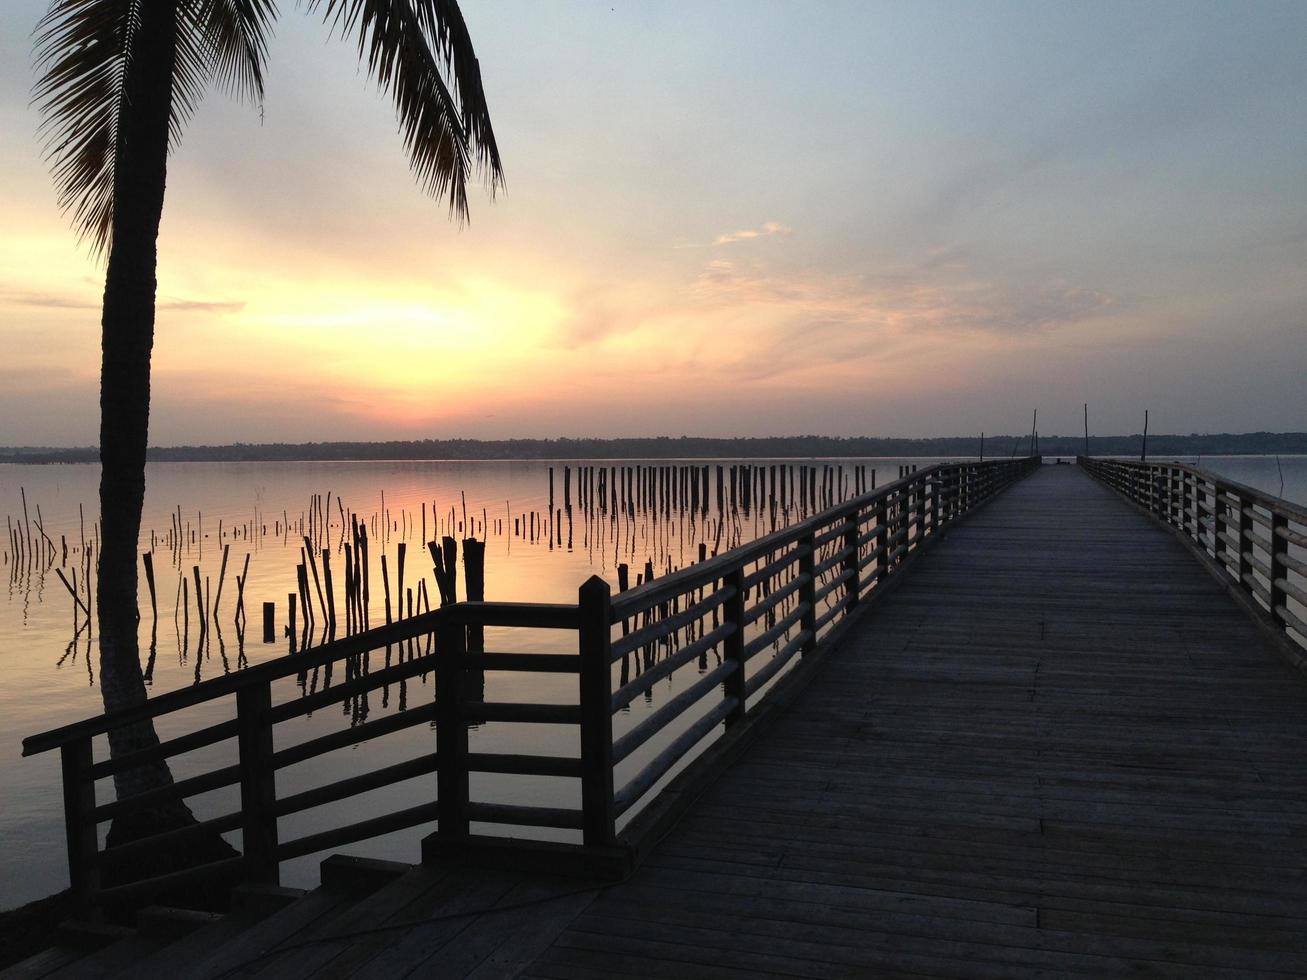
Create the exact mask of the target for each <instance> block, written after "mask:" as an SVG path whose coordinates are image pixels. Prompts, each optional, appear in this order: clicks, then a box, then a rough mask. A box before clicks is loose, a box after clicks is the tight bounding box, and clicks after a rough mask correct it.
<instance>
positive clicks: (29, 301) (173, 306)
mask: <svg viewBox="0 0 1307 980" xmlns="http://www.w3.org/2000/svg"><path fill="white" fill-rule="evenodd" d="M0 302H5V303H11V304H13V305H14V306H26V307H30V308H33V309H42V310H98V309H100V299H99V297H98V296H94V295H85V294H83V295H78V294H76V293H54V292H31V291H27V290H20V289H12V288H8V287H4V286H0ZM155 306H156V308H157V309H160V310H172V311H174V312H178V313H239V312H240V311H241V310H243V309H245V302H244V301H243V300H204V299H182V298H178V297H173V298H163V299H160V300H159V301H158V302H157V303H156V304H155Z"/></svg>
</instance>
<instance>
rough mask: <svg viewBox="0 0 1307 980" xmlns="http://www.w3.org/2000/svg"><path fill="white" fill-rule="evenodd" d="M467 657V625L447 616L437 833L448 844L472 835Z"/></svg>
mask: <svg viewBox="0 0 1307 980" xmlns="http://www.w3.org/2000/svg"><path fill="white" fill-rule="evenodd" d="M452 608H454V609H457V608H458V607H457V606H454V607H452ZM466 654H467V625H466V624H465V623H461V622H457V621H455V619H454V617H453V616H446V617H445V618H444V619H442V620H441V621H440V625H439V626H438V627H437V628H436V759H437V761H438V763H439V766H438V768H437V770H436V793H437V796H436V808H437V812H436V821H437V823H436V833H437V834H438V835H439V837H440V839H441V840H445V841H450V840H456V839H459V838H463V837H467V835H468V814H467V811H468V799H469V797H470V790H469V787H468V774H467V764H468V762H467V708H466V697H465V691H466V688H465V687H464V685H463V658H464V656H465V655H466Z"/></svg>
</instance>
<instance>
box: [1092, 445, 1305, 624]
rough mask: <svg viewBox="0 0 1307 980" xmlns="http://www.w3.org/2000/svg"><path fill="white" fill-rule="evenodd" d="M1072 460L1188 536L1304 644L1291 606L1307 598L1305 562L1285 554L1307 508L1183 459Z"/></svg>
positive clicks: (1301, 537)
mask: <svg viewBox="0 0 1307 980" xmlns="http://www.w3.org/2000/svg"><path fill="white" fill-rule="evenodd" d="M1077 462H1078V463H1079V465H1081V466H1083V467H1084V468H1085V471H1086V472H1087V473H1089V474H1090V475H1092V476H1094V477H1095V478H1096V479H1098V480H1099V481H1101V482H1102V483H1105V484H1106V485H1107V486H1109V487H1110V488H1112V489H1113V490H1115V491H1116V492H1117V493H1120V494H1121V495H1122V496H1124V497H1125V498H1126V499H1128V500H1130V501H1132V502H1134V503H1135V504H1138V505H1139V506H1140V507H1143V508H1144V509H1146V510H1148V511H1149V512H1151V513H1152V514H1153V515H1154V516H1155V517H1156V518H1157V519H1158V520H1160V521H1163V522H1164V523H1166V524H1167V525H1168V526H1169V527H1170V529H1171V530H1172V531H1173V532H1174V533H1175V534H1177V535H1179V536H1180V537H1182V538H1185V539H1186V540H1187V541H1189V542H1190V543H1191V545H1192V546H1193V547H1195V548H1197V549H1198V550H1199V551H1200V552H1201V553H1202V554H1205V555H1206V556H1207V557H1208V558H1209V559H1211V560H1212V561H1213V562H1215V564H1216V566H1217V568H1219V569H1221V570H1222V571H1223V572H1224V573H1225V574H1226V575H1228V577H1229V579H1230V581H1231V583H1232V584H1233V585H1235V586H1236V587H1237V588H1239V589H1241V590H1242V591H1243V592H1244V593H1246V594H1247V595H1248V596H1249V597H1251V599H1252V601H1253V602H1254V603H1255V604H1256V605H1257V606H1260V607H1261V608H1262V609H1263V610H1264V611H1265V612H1266V614H1267V615H1268V616H1269V617H1270V619H1271V620H1272V621H1273V622H1274V623H1275V624H1276V625H1278V626H1279V627H1280V628H1281V629H1283V630H1284V631H1285V633H1286V634H1288V635H1289V636H1290V637H1293V638H1295V639H1296V640H1297V641H1298V642H1299V643H1300V644H1304V645H1307V624H1305V623H1304V621H1303V619H1302V618H1301V617H1300V616H1299V615H1298V614H1297V613H1295V611H1294V610H1293V609H1291V608H1290V606H1289V603H1290V600H1292V601H1293V602H1296V603H1298V604H1300V605H1302V604H1303V600H1304V598H1307V575H1305V574H1304V569H1305V568H1307V565H1305V564H1304V563H1303V562H1302V561H1300V560H1299V559H1297V558H1295V557H1294V556H1292V555H1290V554H1289V546H1290V545H1293V546H1295V547H1303V546H1304V545H1305V544H1307V507H1303V506H1301V505H1299V504H1295V503H1294V502H1293V501H1290V500H1284V499H1283V498H1280V497H1275V496H1272V495H1271V494H1268V493H1264V492H1263V491H1261V490H1257V489H1255V488H1253V487H1249V486H1246V485H1245V484H1242V483H1238V482H1236V481H1234V480H1227V479H1226V478H1225V477H1222V476H1219V475H1217V474H1215V473H1212V472H1211V471H1209V470H1204V469H1201V468H1199V467H1197V466H1190V465H1189V464H1187V463H1168V462H1147V461H1144V460H1123V459H1094V458H1088V457H1083V456H1081V457H1077ZM1292 525H1297V528H1298V529H1297V530H1295V528H1294V527H1293V526H1292ZM1255 528H1260V529H1261V530H1263V531H1264V532H1265V534H1259V533H1257V531H1256V530H1255ZM1291 576H1297V579H1294V578H1292V577H1291Z"/></svg>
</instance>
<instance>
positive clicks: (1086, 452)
mask: <svg viewBox="0 0 1307 980" xmlns="http://www.w3.org/2000/svg"><path fill="white" fill-rule="evenodd" d="M1085 456H1086V457H1088V456H1089V402H1085Z"/></svg>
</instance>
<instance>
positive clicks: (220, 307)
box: [158, 299, 245, 313]
mask: <svg viewBox="0 0 1307 980" xmlns="http://www.w3.org/2000/svg"><path fill="white" fill-rule="evenodd" d="M158 308H159V309H161V310H174V311H176V312H178V313H239V312H240V311H241V310H243V309H245V303H244V302H243V301H240V300H202V299H166V300H162V301H161V302H160V303H159V304H158Z"/></svg>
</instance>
